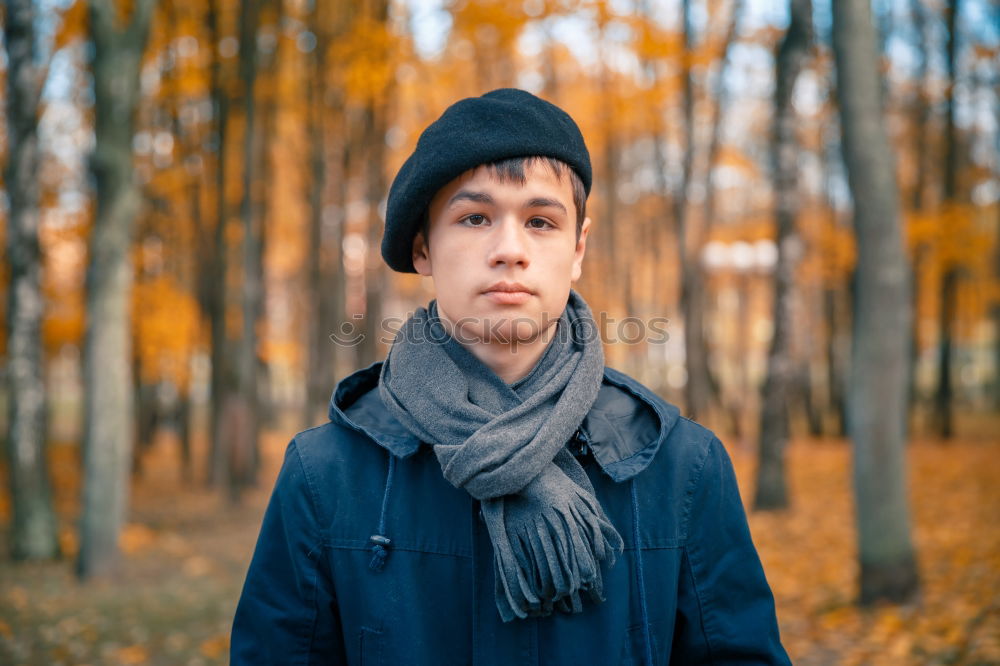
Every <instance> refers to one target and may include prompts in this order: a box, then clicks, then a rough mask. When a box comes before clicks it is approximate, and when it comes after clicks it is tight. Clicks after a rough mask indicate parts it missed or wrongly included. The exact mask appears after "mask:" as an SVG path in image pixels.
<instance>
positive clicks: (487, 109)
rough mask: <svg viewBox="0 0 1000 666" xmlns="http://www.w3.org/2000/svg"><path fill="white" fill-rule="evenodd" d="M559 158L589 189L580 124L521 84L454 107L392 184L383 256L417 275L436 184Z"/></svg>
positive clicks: (397, 268)
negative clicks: (507, 164) (533, 159)
mask: <svg viewBox="0 0 1000 666" xmlns="http://www.w3.org/2000/svg"><path fill="white" fill-rule="evenodd" d="M530 156H541V157H554V158H556V159H559V160H561V161H563V162H565V163H566V164H568V165H569V166H570V167H571V168H572V169H573V170H574V171H576V173H577V174H578V175H579V176H580V180H581V181H583V186H584V189H585V190H586V192H587V194H589V193H590V185H591V180H592V173H591V166H590V153H588V152H587V146H586V144H585V143H584V141H583V135H582V134H581V133H580V128H579V127H577V125H576V123H575V122H574V121H573V119H572V118H570V116H569V114H568V113H566V112H565V111H563V110H562V109H560V108H559V107H558V106H556V105H555V104H552V103H551V102H547V101H545V100H543V99H541V98H539V97H536V96H535V95H532V94H531V93H529V92H527V91H524V90H518V89H516V88H500V89H498V90H494V91H492V92H488V93H486V94H485V95H483V96H481V97H469V98H466V99H462V100H459V101H457V102H455V103H454V104H452V105H451V106H449V107H448V108H447V109H446V110H445V112H444V113H443V114H441V117H440V118H438V119H437V120H435V121H434V122H433V123H431V124H430V125H429V126H428V127H427V128H426V129H425V130H424V131H423V133H422V134H421V135H420V138H419V139H418V140H417V146H416V148H415V149H414V151H413V154H411V155H410V156H409V158H407V160H406V161H405V162H404V163H403V166H402V167H400V169H399V172H398V173H397V174H396V177H395V179H394V180H393V181H392V185H391V186H390V188H389V200H388V202H387V204H386V214H385V229H384V231H383V234H382V258H383V259H385V262H386V263H387V264H388V265H389V267H390V268H392V269H393V270H394V271H398V272H401V273H416V272H417V271H416V269H415V268H414V267H413V237H414V236H415V235H416V233H417V231H418V230H419V229H420V223H421V220H422V218H423V215H424V213H425V211H426V210H427V207H428V206H429V205H430V202H431V199H433V198H434V195H435V194H436V193H437V191H438V190H439V189H441V188H442V187H444V186H445V185H447V184H448V183H449V182H451V181H452V180H454V179H455V178H456V177H458V176H460V175H461V174H463V173H465V172H466V171H468V170H469V169H472V168H474V167H477V166H479V165H481V164H488V163H490V162H495V161H497V160H502V159H506V158H509V157H530Z"/></svg>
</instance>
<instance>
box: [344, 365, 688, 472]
mask: <svg viewBox="0 0 1000 666" xmlns="http://www.w3.org/2000/svg"><path fill="white" fill-rule="evenodd" d="M382 363H383V362H382V361H376V362H375V363H372V364H371V365H369V366H368V367H366V368H362V369H360V370H358V371H356V372H354V373H352V374H350V375H348V376H347V377H345V378H344V379H342V380H341V381H340V382H338V383H337V386H336V388H335V389H334V391H333V396H332V397H331V398H330V410H329V416H330V420H331V421H333V422H334V423H339V424H341V425H344V426H346V427H348V428H351V429H352V430H356V431H358V432H361V433H364V434H365V435H367V436H368V437H370V438H371V439H372V440H374V441H375V442H376V443H378V444H379V445H380V446H382V447H383V448H385V449H387V450H388V451H389V452H390V453H392V454H393V455H395V456H397V457H399V458H406V457H408V456H411V455H413V454H414V453H416V452H417V450H418V449H419V448H420V446H421V442H420V440H419V439H417V437H415V436H414V435H413V434H412V433H410V431H409V430H407V429H406V428H405V426H403V424H401V423H400V422H399V421H398V420H396V418H395V417H394V416H392V414H390V413H389V411H388V410H387V409H386V408H385V405H384V404H383V403H382V399H381V397H379V393H378V379H379V374H380V373H381V371H382ZM679 417H680V414H679V410H678V409H677V407H676V406H674V405H672V404H670V403H668V402H666V401H664V400H663V399H662V398H660V397H659V396H657V395H656V394H655V393H653V392H652V391H650V390H649V389H648V388H646V387H645V386H643V385H642V384H640V383H639V382H637V381H636V380H634V379H633V378H631V377H629V376H628V375H626V374H624V373H622V372H619V371H617V370H614V369H612V368H608V367H605V368H604V380H603V383H602V384H601V390H600V392H599V393H598V395H597V400H596V401H595V403H594V406H593V407H592V408H591V410H590V412H589V413H588V414H587V417H586V418H585V419H584V421H583V424H581V426H580V437H581V439H582V440H583V441H584V442H586V443H587V444H588V445H589V446H590V449H591V451H593V454H594V458H595V460H597V462H598V464H599V465H600V466H601V469H603V470H604V472H605V473H606V474H607V475H608V476H610V477H611V478H612V479H613V480H615V481H625V480H627V479H630V478H632V477H633V476H635V475H636V474H638V473H639V472H641V471H642V470H644V469H645V468H646V467H647V466H648V465H649V463H650V462H651V461H652V460H653V457H654V456H655V455H656V452H657V451H658V450H659V448H660V446H661V445H662V443H663V442H664V441H665V440H666V439H667V435H668V434H669V433H670V430H671V429H672V428H673V426H674V424H675V423H676V422H677V420H678V418H679Z"/></svg>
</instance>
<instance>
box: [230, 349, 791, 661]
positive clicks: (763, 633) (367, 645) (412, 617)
mask: <svg viewBox="0 0 1000 666" xmlns="http://www.w3.org/2000/svg"><path fill="white" fill-rule="evenodd" d="M380 368H381V362H379V363H375V364H373V365H371V366H369V367H367V368H364V369H362V370H359V371H357V372H355V373H354V374H352V375H350V376H348V377H346V378H344V379H343V380H342V381H341V382H339V383H338V385H337V387H336V389H335V391H334V394H333V397H332V399H331V401H330V422H329V423H326V424H324V425H321V426H318V427H316V428H312V429H310V430H306V431H305V432H301V433H299V434H298V435H296V436H295V438H294V439H293V440H292V442H291V443H290V444H289V445H288V449H287V451H286V453H285V459H284V463H283V465H282V468H281V471H280V473H279V475H278V479H277V481H276V483H275V486H274V491H273V494H272V496H271V500H270V503H269V505H268V507H267V510H266V513H265V514H264V521H263V525H262V527H261V531H260V536H259V539H258V541H257V546H256V550H255V552H254V555H253V560H252V562H251V563H250V568H249V571H248V572H247V577H246V582H245V583H244V587H243V593H242V596H241V598H240V601H239V605H238V607H237V609H236V616H235V619H234V621H233V629H232V640H231V652H230V655H231V660H232V664H233V665H234V666H239V665H242V664H268V665H272V664H351V665H359V666H373V665H379V664H385V665H390V664H392V665H396V664H399V665H405V666H409V665H415V666H422V665H427V666H452V665H455V666H458V665H464V664H473V665H475V666H493V665H496V666H514V665H517V664H546V665H548V664H574V665H580V664H584V665H586V664H594V665H597V666H605V665H609V664H646V665H649V664H657V665H666V664H708V663H711V664H788V663H790V662H789V660H788V656H787V655H786V653H785V650H784V648H783V647H782V646H781V642H780V639H779V636H778V625H777V620H776V617H775V609H774V598H773V596H772V594H771V590H770V588H769V587H768V584H767V580H766V579H765V577H764V571H763V568H762V567H761V563H760V559H759V557H758V555H757V551H756V549H755V548H754V545H753V542H752V541H751V538H750V531H749V529H748V527H747V521H746V515H745V513H744V509H743V504H742V502H741V500H740V495H739V490H738V488H737V485H736V477H735V475H734V473H733V467H732V463H731V462H730V459H729V456H728V455H727V453H726V450H725V448H724V447H723V445H722V443H721V442H720V441H719V440H718V438H716V437H715V435H713V434H712V432H711V431H709V430H707V429H706V428H704V427H702V426H700V425H698V424H697V423H694V422H693V421H690V420H688V419H686V418H683V417H681V416H680V415H679V414H678V410H677V408H676V407H675V406H673V405H671V404H669V403H667V402H665V401H664V400H662V399H661V398H659V397H658V396H656V395H655V394H654V393H653V392H652V391H650V390H649V389H648V388H646V387H645V386H643V385H642V384H640V383H639V382H637V381H636V380H634V379H632V378H631V377H629V376H627V375H624V374H622V373H620V372H617V371H615V370H612V369H610V368H606V369H605V375H604V382H603V384H602V387H601V390H600V393H599V396H598V399H597V402H596V403H595V404H594V407H593V409H592V410H591V411H590V413H589V414H588V416H587V418H586V420H585V421H584V422H583V424H582V425H581V427H580V429H579V430H578V431H577V434H576V435H574V437H573V439H572V440H571V441H570V442H568V443H567V446H569V447H570V449H571V450H572V451H573V453H574V454H575V455H576V456H577V457H578V459H579V460H580V462H581V463H582V464H583V468H584V469H585V470H586V472H587V474H588V476H589V477H590V479H591V481H592V482H593V484H594V488H595V491H596V495H597V498H598V500H600V503H601V505H602V506H603V507H604V510H605V512H606V513H607V515H608V518H609V519H610V520H611V522H612V523H613V524H614V525H615V528H616V529H617V530H618V532H619V533H620V534H621V535H622V539H623V540H624V542H625V552H624V554H623V555H622V556H621V557H619V558H618V560H617V562H616V563H615V564H614V565H613V566H611V567H608V566H607V563H605V564H604V569H603V575H604V592H605V597H606V600H605V601H604V602H602V603H592V602H590V600H589V599H588V600H585V601H584V606H585V607H584V611H583V612H582V613H579V614H575V615H566V614H555V615H552V616H550V617H543V618H529V619H526V620H514V621H512V622H509V623H504V622H503V621H501V619H500V615H499V613H498V612H497V609H496V603H495V601H494V574H493V551H492V546H491V544H490V539H489V535H488V533H487V530H486V525H485V524H484V523H483V522H482V519H481V518H480V517H479V506H478V504H479V503H478V501H476V500H475V499H473V498H472V497H471V496H470V495H469V494H468V493H467V492H465V491H464V490H460V489H457V488H455V487H453V486H452V485H451V484H450V483H448V482H447V481H446V480H445V478H444V476H443V475H442V473H441V467H440V465H439V464H438V462H437V459H436V457H435V456H434V452H433V450H432V449H431V447H430V446H428V445H426V444H423V443H421V442H420V441H418V440H417V439H416V438H415V437H413V436H412V435H411V434H410V433H409V432H408V431H407V430H406V429H405V428H404V427H403V426H402V425H401V424H400V423H399V422H398V421H396V420H395V419H394V418H393V417H392V416H391V415H390V414H389V413H388V412H387V410H386V409H385V407H384V406H383V404H382V401H381V398H380V397H379V395H378V390H377V383H378V377H379V371H380ZM373 536H376V537H385V538H387V539H388V540H389V543H388V545H387V546H386V550H385V552H384V554H385V559H384V561H383V562H382V567H381V570H378V567H377V566H375V567H374V568H373V567H372V564H373V559H377V558H374V557H373V555H374V551H375V550H377V549H378V543H377V542H379V541H384V539H375V540H372V537H373ZM637 537H638V538H637ZM637 545H638V548H636V546H637Z"/></svg>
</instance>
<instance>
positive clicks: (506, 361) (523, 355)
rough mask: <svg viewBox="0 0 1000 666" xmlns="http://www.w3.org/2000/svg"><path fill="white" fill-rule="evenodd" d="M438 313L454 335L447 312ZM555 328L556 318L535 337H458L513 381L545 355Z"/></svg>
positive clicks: (470, 349) (467, 346) (484, 361)
mask: <svg viewBox="0 0 1000 666" xmlns="http://www.w3.org/2000/svg"><path fill="white" fill-rule="evenodd" d="M438 314H439V315H440V316H441V319H442V321H443V323H444V325H445V329H446V330H447V331H448V333H449V334H452V335H453V336H454V325H453V324H452V323H451V321H450V320H449V319H448V317H447V315H445V314H444V313H443V312H441V311H440V310H438ZM555 329H556V326H555V322H553V325H552V326H549V327H548V328H546V329H545V330H544V331H542V332H541V333H540V334H539V335H537V336H535V337H534V338H532V339H531V340H525V341H520V340H519V341H516V342H514V343H509V342H492V343H491V342H483V341H481V340H475V339H471V340H470V337H471V336H467V335H459V336H455V339H456V341H458V342H459V344H461V345H462V346H463V347H465V348H466V349H468V350H469V351H470V352H472V355H473V356H475V357H476V358H478V359H479V360H480V361H482V362H483V364H484V365H486V367H488V368H489V369H490V370H492V371H493V372H494V373H496V375H497V376H498V377H500V379H502V380H503V381H504V382H505V383H507V384H513V383H514V382H516V381H517V380H519V379H521V378H523V377H525V376H527V375H528V373H530V372H531V371H532V370H533V369H534V367H535V365H536V364H537V363H538V359H540V358H541V357H542V354H544V353H545V350H546V349H547V348H548V346H549V343H550V342H551V341H552V337H553V336H552V334H553V333H554V332H555Z"/></svg>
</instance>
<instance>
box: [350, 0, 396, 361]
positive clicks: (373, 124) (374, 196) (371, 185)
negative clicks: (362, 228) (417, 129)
mask: <svg viewBox="0 0 1000 666" xmlns="http://www.w3.org/2000/svg"><path fill="white" fill-rule="evenodd" d="M369 6H370V8H369V9H368V11H370V12H371V13H372V18H373V19H374V20H375V21H376V22H378V23H380V24H385V23H387V22H388V20H389V2H388V0H376V1H374V2H371V3H369ZM381 55H382V57H386V58H388V57H389V54H388V53H381ZM391 87H392V83H391V80H390V83H389V89H388V90H386V91H385V92H383V93H382V94H380V95H378V96H375V97H373V98H371V99H369V100H367V101H366V103H365V108H364V110H363V116H362V117H363V118H364V128H365V136H366V141H365V154H366V160H367V161H366V170H365V200H366V203H367V207H368V238H367V243H368V246H367V247H368V254H367V256H366V261H365V319H364V332H365V337H364V339H363V340H362V341H361V344H360V345H359V348H358V353H359V354H360V357H361V358H360V360H361V363H362V364H363V365H368V364H370V363H373V362H375V361H378V360H381V358H382V350H381V348H380V347H379V338H381V337H382V330H381V329H382V301H383V299H384V298H385V293H384V292H385V273H386V270H385V264H384V263H383V261H382V259H381V256H380V254H379V247H380V243H381V239H382V231H383V229H384V223H383V218H382V215H381V213H380V211H379V207H380V205H381V202H382V198H383V197H384V196H385V191H386V184H385V152H386V151H385V132H386V127H387V125H388V110H389V100H390V99H391V98H392V90H391Z"/></svg>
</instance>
